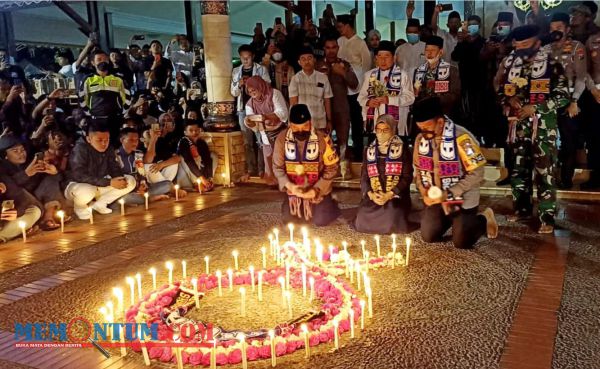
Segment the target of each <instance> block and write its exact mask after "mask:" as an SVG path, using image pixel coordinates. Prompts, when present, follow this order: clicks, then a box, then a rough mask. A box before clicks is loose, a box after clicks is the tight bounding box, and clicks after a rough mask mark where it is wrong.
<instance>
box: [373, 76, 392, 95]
mask: <svg viewBox="0 0 600 369" xmlns="http://www.w3.org/2000/svg"><path fill="white" fill-rule="evenodd" d="M373 95H375V97H385V96H389V94H388V89H387V87H386V85H385V84H383V83H382V82H381V81H380V80H378V79H376V80H374V81H373Z"/></svg>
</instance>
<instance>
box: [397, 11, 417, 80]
mask: <svg viewBox="0 0 600 369" xmlns="http://www.w3.org/2000/svg"><path fill="white" fill-rule="evenodd" d="M407 13H408V10H407ZM410 14H411V15H412V11H411V12H410ZM419 32H420V23H419V20H418V19H414V18H410V19H408V22H407V23H406V38H407V40H408V42H407V43H405V44H402V45H400V46H398V48H397V49H396V54H395V57H394V60H395V61H396V64H397V65H398V66H400V68H401V69H403V70H404V71H405V72H407V73H408V74H409V75H410V76H412V75H413V74H414V73H415V69H417V68H418V67H419V65H422V64H423V63H424V62H425V42H423V41H421V40H420V39H419Z"/></svg>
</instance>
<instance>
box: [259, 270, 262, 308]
mask: <svg viewBox="0 0 600 369" xmlns="http://www.w3.org/2000/svg"><path fill="white" fill-rule="evenodd" d="M262 275H263V271H262V270H261V271H260V272H258V301H262Z"/></svg>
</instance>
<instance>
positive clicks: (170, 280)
mask: <svg viewBox="0 0 600 369" xmlns="http://www.w3.org/2000/svg"><path fill="white" fill-rule="evenodd" d="M165 267H167V269H168V270H169V284H173V263H172V262H170V261H167V262H166V263H165Z"/></svg>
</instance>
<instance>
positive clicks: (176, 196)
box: [175, 184, 179, 201]
mask: <svg viewBox="0 0 600 369" xmlns="http://www.w3.org/2000/svg"><path fill="white" fill-rule="evenodd" d="M175 201H179V185H178V184H176V185H175Z"/></svg>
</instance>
